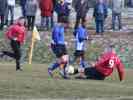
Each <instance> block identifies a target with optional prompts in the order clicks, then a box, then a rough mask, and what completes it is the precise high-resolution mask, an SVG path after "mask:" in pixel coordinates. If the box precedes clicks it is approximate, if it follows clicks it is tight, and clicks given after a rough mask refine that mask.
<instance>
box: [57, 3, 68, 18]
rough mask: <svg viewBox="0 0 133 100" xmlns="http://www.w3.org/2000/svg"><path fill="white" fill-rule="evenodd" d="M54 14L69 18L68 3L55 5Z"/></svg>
mask: <svg viewBox="0 0 133 100" xmlns="http://www.w3.org/2000/svg"><path fill="white" fill-rule="evenodd" d="M55 10H56V12H57V14H58V15H61V16H69V13H70V9H69V8H68V3H64V4H63V5H62V4H60V3H58V4H57V5H56V9H55Z"/></svg>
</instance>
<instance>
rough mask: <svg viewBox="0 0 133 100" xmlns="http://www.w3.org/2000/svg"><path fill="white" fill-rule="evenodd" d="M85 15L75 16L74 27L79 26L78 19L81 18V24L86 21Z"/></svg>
mask: <svg viewBox="0 0 133 100" xmlns="http://www.w3.org/2000/svg"><path fill="white" fill-rule="evenodd" d="M85 18H86V17H79V16H76V23H75V27H74V28H75V29H76V28H77V27H78V26H79V23H80V20H81V24H82V25H83V24H84V23H85V21H86V19H85Z"/></svg>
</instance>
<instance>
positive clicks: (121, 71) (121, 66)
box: [116, 58, 125, 81]
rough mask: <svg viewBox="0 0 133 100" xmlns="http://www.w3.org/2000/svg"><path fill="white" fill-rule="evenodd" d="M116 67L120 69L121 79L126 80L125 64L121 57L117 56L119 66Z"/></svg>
mask: <svg viewBox="0 0 133 100" xmlns="http://www.w3.org/2000/svg"><path fill="white" fill-rule="evenodd" d="M116 67H117V70H118V74H119V79H120V81H122V80H124V77H125V72H124V65H123V63H122V62H121V60H120V59H119V58H117V66H116Z"/></svg>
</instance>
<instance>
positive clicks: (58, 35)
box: [52, 25, 65, 45]
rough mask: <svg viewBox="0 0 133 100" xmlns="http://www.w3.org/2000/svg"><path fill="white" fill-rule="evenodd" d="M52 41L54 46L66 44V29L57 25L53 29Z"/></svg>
mask: <svg viewBox="0 0 133 100" xmlns="http://www.w3.org/2000/svg"><path fill="white" fill-rule="evenodd" d="M52 41H53V42H54V44H61V45H64V44H65V39H64V27H63V26H61V25H56V26H54V28H53V31H52Z"/></svg>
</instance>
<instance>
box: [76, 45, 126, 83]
mask: <svg viewBox="0 0 133 100" xmlns="http://www.w3.org/2000/svg"><path fill="white" fill-rule="evenodd" d="M115 68H116V69H117V70H118V74H119V79H120V81H122V80H124V77H125V72H124V65H123V64H122V62H121V60H120V58H119V57H118V56H117V54H116V52H115V49H114V46H113V45H110V46H109V48H108V50H107V51H106V52H104V53H103V54H102V55H101V57H100V58H99V60H98V61H97V62H96V63H95V64H94V65H93V66H92V67H89V68H85V69H84V74H85V76H86V79H95V80H104V79H105V78H106V77H108V76H110V75H111V74H112V72H113V70H114V69H115ZM77 73H79V71H78V69H75V70H74V74H77ZM78 78H81V79H82V78H84V77H78Z"/></svg>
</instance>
